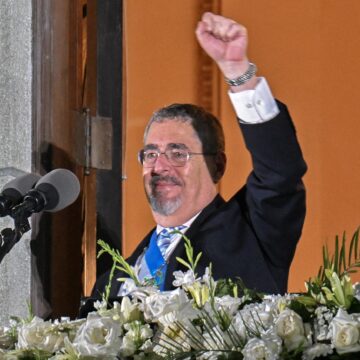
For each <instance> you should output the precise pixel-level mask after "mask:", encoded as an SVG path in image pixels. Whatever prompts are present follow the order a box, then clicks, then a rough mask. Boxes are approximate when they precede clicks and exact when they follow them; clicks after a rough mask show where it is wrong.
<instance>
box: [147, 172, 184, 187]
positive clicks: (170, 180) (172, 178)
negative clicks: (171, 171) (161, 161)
mask: <svg viewBox="0 0 360 360" xmlns="http://www.w3.org/2000/svg"><path fill="white" fill-rule="evenodd" d="M159 181H161V182H166V183H168V184H173V185H179V186H181V185H182V183H181V181H180V180H179V179H178V178H176V177H175V176H170V175H154V176H153V177H152V178H151V179H150V185H151V187H154V186H155V185H157V183H158V182H159Z"/></svg>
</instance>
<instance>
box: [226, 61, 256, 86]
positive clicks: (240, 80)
mask: <svg viewBox="0 0 360 360" xmlns="http://www.w3.org/2000/svg"><path fill="white" fill-rule="evenodd" d="M256 71H257V67H256V65H255V64H253V63H249V67H248V69H247V70H246V71H245V72H244V73H243V74H242V75H240V76H239V77H237V78H235V79H228V78H225V81H226V83H227V84H229V85H230V86H240V85H244V84H245V83H247V82H248V81H249V80H250V79H251V78H252V77H253V76H254V75H255V74H256Z"/></svg>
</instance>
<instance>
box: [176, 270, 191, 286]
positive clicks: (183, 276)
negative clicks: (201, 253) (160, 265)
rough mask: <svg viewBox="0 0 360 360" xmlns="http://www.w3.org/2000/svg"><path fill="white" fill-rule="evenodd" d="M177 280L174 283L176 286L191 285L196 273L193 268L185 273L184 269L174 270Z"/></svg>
mask: <svg viewBox="0 0 360 360" xmlns="http://www.w3.org/2000/svg"><path fill="white" fill-rule="evenodd" d="M173 275H174V278H175V280H174V281H173V285H174V286H176V287H179V286H186V285H191V284H192V283H193V282H195V280H196V279H195V274H194V272H193V271H192V270H188V271H186V272H185V273H184V272H183V271H180V270H179V271H174V273H173Z"/></svg>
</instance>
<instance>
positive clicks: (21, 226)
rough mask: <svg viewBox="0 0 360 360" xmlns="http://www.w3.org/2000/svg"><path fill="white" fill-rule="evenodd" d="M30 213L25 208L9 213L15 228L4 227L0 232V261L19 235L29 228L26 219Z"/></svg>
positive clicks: (19, 237) (17, 239) (18, 238)
mask: <svg viewBox="0 0 360 360" xmlns="http://www.w3.org/2000/svg"><path fill="white" fill-rule="evenodd" d="M30 215H31V213H30V212H29V211H27V210H24V211H16V212H13V213H12V214H10V216H11V217H12V218H13V219H14V225H15V228H14V229H10V228H5V229H4V230H2V231H1V232H0V263H1V262H2V260H3V258H4V257H5V255H6V254H7V253H8V252H9V251H10V250H11V249H12V248H13V247H14V245H15V244H16V243H17V242H18V241H19V240H20V239H21V237H22V236H23V235H24V234H25V233H26V232H28V231H29V230H30V229H31V227H30V223H29V220H28V217H29V216H30Z"/></svg>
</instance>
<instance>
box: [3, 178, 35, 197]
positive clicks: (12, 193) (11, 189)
mask: <svg viewBox="0 0 360 360" xmlns="http://www.w3.org/2000/svg"><path fill="white" fill-rule="evenodd" d="M40 178H41V177H40V175H36V174H24V175H21V176H19V177H17V178H15V179H13V180H11V181H9V182H8V183H7V184H6V185H5V186H4V187H3V189H2V194H3V195H5V196H9V197H10V198H11V199H13V201H14V202H18V201H20V200H21V199H22V198H23V196H24V195H25V194H26V193H27V192H28V191H29V190H31V189H32V188H33V186H34V185H35V184H36V182H37V181H38V180H39V179H40Z"/></svg>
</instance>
